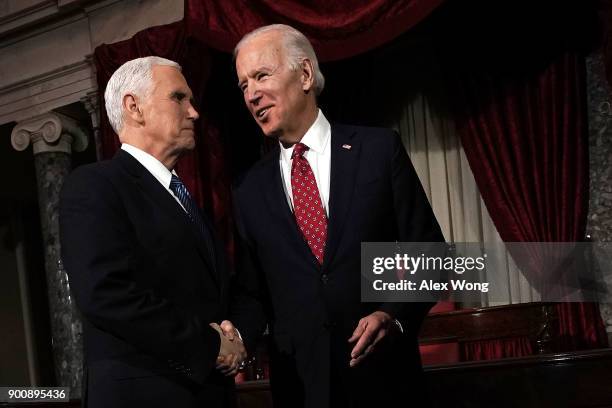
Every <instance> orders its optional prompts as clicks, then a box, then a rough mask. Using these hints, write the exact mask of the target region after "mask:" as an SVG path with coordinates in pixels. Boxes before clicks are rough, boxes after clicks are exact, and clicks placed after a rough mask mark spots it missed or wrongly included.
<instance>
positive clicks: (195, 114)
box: [187, 103, 200, 120]
mask: <svg viewBox="0 0 612 408" xmlns="http://www.w3.org/2000/svg"><path fill="white" fill-rule="evenodd" d="M187 114H188V118H189V119H191V120H198V118H199V117H200V114H199V113H198V111H197V110H196V109H195V108H194V107H193V105H192V104H191V103H190V104H189V107H188V108H187Z"/></svg>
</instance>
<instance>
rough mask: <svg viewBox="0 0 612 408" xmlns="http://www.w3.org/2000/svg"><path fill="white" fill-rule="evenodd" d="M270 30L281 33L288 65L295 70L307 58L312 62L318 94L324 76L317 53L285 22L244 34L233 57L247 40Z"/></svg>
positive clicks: (305, 39)
mask: <svg viewBox="0 0 612 408" xmlns="http://www.w3.org/2000/svg"><path fill="white" fill-rule="evenodd" d="M270 31H278V32H280V33H281V36H282V41H283V47H284V49H285V51H286V53H287V62H288V64H289V67H290V68H291V69H292V70H294V71H297V70H298V69H300V66H301V64H302V61H303V60H304V59H306V58H308V59H309V60H310V61H311V62H312V66H313V68H314V89H315V94H316V95H317V96H318V95H320V94H321V92H322V91H323V88H324V87H325V77H324V76H323V73H322V72H321V69H320V68H319V61H318V60H317V55H316V54H315V52H314V49H313V48H312V44H311V43H310V41H308V38H306V36H305V35H304V34H302V33H301V32H299V31H298V30H296V29H295V28H293V27H291V26H288V25H286V24H271V25H267V26H263V27H259V28H257V29H255V30H253V31H251V32H250V33H248V34H246V35H245V36H244V37H242V39H241V40H240V42H238V44H237V45H236V47H235V48H234V59H235V58H236V56H237V55H238V52H239V51H240V48H241V47H242V46H243V45H244V44H246V43H247V42H248V41H250V40H252V39H253V38H255V37H256V36H258V35H260V34H263V33H267V32H270Z"/></svg>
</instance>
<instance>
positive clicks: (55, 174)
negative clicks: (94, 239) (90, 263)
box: [11, 112, 88, 398]
mask: <svg viewBox="0 0 612 408" xmlns="http://www.w3.org/2000/svg"><path fill="white" fill-rule="evenodd" d="M87 140H88V139H87V135H86V134H85V133H84V132H83V130H82V129H81V128H79V127H78V125H77V124H76V122H75V121H74V120H73V119H71V118H69V117H67V116H64V115H61V114H59V113H55V112H50V113H46V114H43V115H39V116H36V117H33V118H31V119H28V120H25V121H22V122H19V123H18V124H17V126H15V128H14V129H13V132H12V134H11V144H12V145H13V147H14V148H15V149H16V150H19V151H23V150H25V149H26V148H27V147H28V146H29V145H30V144H31V145H32V150H33V153H34V165H35V167H36V181H37V185H38V205H39V209H40V221H41V228H42V234H43V244H44V251H45V270H46V276H47V287H48V295H49V311H50V318H51V335H52V346H53V354H54V355H53V357H54V360H55V372H56V377H57V380H58V383H59V385H60V386H63V387H70V397H71V398H79V397H80V392H81V377H82V370H83V363H82V361H83V352H82V349H83V348H82V339H81V333H82V326H81V320H80V317H79V315H78V312H77V310H76V308H75V305H74V301H73V299H72V297H71V296H70V291H69V284H68V277H67V275H66V272H65V271H64V268H63V266H62V262H61V259H60V241H59V223H58V216H59V214H58V209H59V208H58V207H59V192H60V190H61V188H62V185H63V182H64V180H65V178H66V176H67V175H68V173H69V172H70V171H71V169H72V168H71V159H70V155H71V152H72V150H75V151H82V150H84V149H85V148H86V147H87Z"/></svg>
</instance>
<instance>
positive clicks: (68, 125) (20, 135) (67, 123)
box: [11, 112, 88, 154]
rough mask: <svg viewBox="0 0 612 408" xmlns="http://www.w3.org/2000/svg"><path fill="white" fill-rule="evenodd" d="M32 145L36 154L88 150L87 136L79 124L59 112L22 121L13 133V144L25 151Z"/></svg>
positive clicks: (17, 148)
mask: <svg viewBox="0 0 612 408" xmlns="http://www.w3.org/2000/svg"><path fill="white" fill-rule="evenodd" d="M30 143H32V148H33V149H34V154H39V153H46V152H63V153H68V154H70V153H71V152H72V149H74V150H75V151H77V152H80V151H83V150H85V149H86V148H87V143H88V139H87V134H86V133H85V132H84V131H83V130H82V129H81V128H80V127H79V126H78V125H77V122H76V121H75V120H74V119H72V118H69V117H68V116H65V115H62V114H61V113H57V112H49V113H45V114H42V115H39V116H35V117H33V118H30V119H27V120H24V121H21V122H19V123H18V124H17V126H15V128H14V129H13V131H12V132H11V144H12V145H13V147H14V148H15V149H16V150H19V151H22V150H25V149H26V148H27V147H28V146H29V145H30Z"/></svg>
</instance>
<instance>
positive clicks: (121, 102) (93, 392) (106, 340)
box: [60, 57, 246, 408]
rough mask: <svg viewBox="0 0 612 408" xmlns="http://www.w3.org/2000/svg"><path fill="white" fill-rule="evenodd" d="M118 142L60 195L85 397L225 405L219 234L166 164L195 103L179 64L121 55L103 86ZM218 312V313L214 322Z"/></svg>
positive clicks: (114, 403) (228, 346)
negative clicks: (106, 156)
mask: <svg viewBox="0 0 612 408" xmlns="http://www.w3.org/2000/svg"><path fill="white" fill-rule="evenodd" d="M104 97H105V101H106V110H107V113H108V117H109V120H110V123H111V125H112V126H113V129H114V130H115V131H116V132H117V134H118V135H119V140H120V141H121V143H122V146H121V149H120V150H119V151H118V153H117V154H116V155H115V156H114V157H113V159H112V160H108V161H103V162H99V163H94V164H90V165H86V166H82V167H80V168H78V169H76V170H75V171H74V172H73V173H72V174H71V175H70V176H69V177H68V179H67V181H66V183H65V185H64V187H63V189H62V193H61V199H60V233H61V234H60V236H61V247H62V259H63V261H64V265H65V267H66V271H67V273H68V276H69V278H70V285H71V290H72V293H73V295H74V297H75V300H76V304H77V306H78V308H79V309H80V311H81V312H82V316H83V334H84V349H85V350H84V351H85V375H84V379H83V386H84V390H83V398H84V405H85V406H87V407H101V408H102V407H103V408H107V407H114V408H118V407H126V408H127V407H147V408H151V407H160V408H161V407H200V406H207V407H226V406H233V402H234V391H233V378H232V377H233V375H234V374H235V373H236V372H237V369H238V364H239V363H241V362H242V361H243V360H244V359H245V357H246V352H245V350H244V347H243V345H242V342H241V340H239V339H238V338H234V339H232V340H230V339H229V338H227V337H225V336H223V334H222V332H221V330H220V328H219V326H218V325H217V324H216V323H214V322H221V321H222V320H223V319H224V318H226V315H227V305H228V290H227V289H228V281H227V280H228V278H227V274H226V271H225V263H224V256H223V246H222V244H221V243H220V242H219V241H218V240H217V239H216V237H215V234H214V232H213V228H212V225H211V223H210V222H209V220H208V219H207V217H206V216H205V214H204V213H202V212H200V210H199V209H198V207H197V205H196V204H195V202H194V200H193V199H192V198H191V196H190V194H189V192H188V191H187V188H186V187H185V185H184V184H183V183H182V181H181V179H180V178H179V177H178V175H177V174H176V172H175V171H174V170H173V169H174V166H175V164H176V162H177V160H178V159H179V157H180V156H181V155H182V154H183V153H185V152H187V151H189V150H192V149H193V148H194V146H195V139H194V126H195V121H196V120H197V119H198V112H197V111H196V110H195V108H194V106H193V103H194V102H193V96H192V92H191V90H190V89H189V86H188V85H187V82H186V81H185V78H184V77H183V75H182V74H181V68H180V66H179V65H178V64H177V63H175V62H173V61H170V60H167V59H163V58H159V57H146V58H139V59H135V60H131V61H128V62H126V63H125V64H123V65H122V66H121V67H119V69H117V71H115V73H114V74H113V75H112V77H111V78H110V80H109V82H108V84H107V88H106V92H105V94H104ZM226 324H228V323H226Z"/></svg>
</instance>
